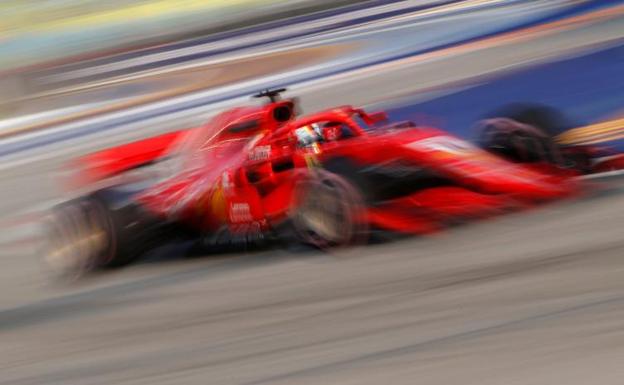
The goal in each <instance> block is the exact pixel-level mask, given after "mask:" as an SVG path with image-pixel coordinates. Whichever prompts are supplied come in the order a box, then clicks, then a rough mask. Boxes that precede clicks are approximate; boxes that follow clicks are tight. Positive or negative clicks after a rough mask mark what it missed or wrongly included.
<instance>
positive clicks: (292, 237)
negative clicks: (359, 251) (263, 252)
mask: <svg viewBox="0 0 624 385" xmlns="http://www.w3.org/2000/svg"><path fill="white" fill-rule="evenodd" d="M365 215H366V210H365V209H364V201H363V198H362V195H361V194H360V193H359V191H358V190H357V189H356V188H355V187H353V185H352V184H351V183H349V182H348V181H347V180H346V179H344V178H342V177H341V176H339V175H336V174H333V173H330V172H327V171H325V170H315V171H314V173H313V174H312V175H310V176H309V177H306V178H304V179H303V180H301V181H299V182H298V183H297V185H296V187H295V194H294V200H293V204H292V209H291V212H290V213H289V219H288V220H287V221H286V223H284V224H283V225H282V226H281V229H280V233H281V234H279V235H280V238H281V239H283V240H285V241H287V242H289V243H292V242H295V243H298V244H304V245H308V246H312V247H314V248H318V249H329V248H337V247H345V246H350V245H355V244H359V243H362V242H365V240H366V238H367V235H368V224H367V221H366V219H365Z"/></svg>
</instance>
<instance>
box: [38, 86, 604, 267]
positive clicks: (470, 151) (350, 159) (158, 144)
mask: <svg viewBox="0 0 624 385" xmlns="http://www.w3.org/2000/svg"><path fill="white" fill-rule="evenodd" d="M283 91H285V90H284V89H280V90H274V91H270V90H267V91H264V92H261V93H260V94H258V95H255V96H257V97H261V98H264V97H266V98H269V102H268V103H266V104H265V105H262V106H248V107H240V108H234V109H232V110H229V111H226V112H223V113H221V114H219V115H217V116H216V117H214V118H213V119H212V120H211V121H210V122H208V123H207V124H206V125H204V126H202V127H199V128H194V129H190V130H185V131H179V132H173V133H169V134H165V135H161V136H158V137H155V138H150V139H146V140H142V141H139V142H135V143H131V144H126V145H122V146H119V147H115V148H112V149H108V150H104V151H100V152H98V153H95V154H92V155H88V156H86V157H83V158H81V159H79V160H78V161H77V164H79V165H80V166H79V167H80V170H81V171H80V172H79V173H78V176H77V179H79V180H80V182H81V183H83V184H84V183H88V184H89V185H93V183H96V182H97V183H102V182H103V181H104V183H106V187H102V188H98V189H97V190H96V191H93V192H89V193H88V194H85V195H83V196H81V197H79V198H76V199H73V200H70V201H68V202H66V203H63V204H61V205H59V206H57V207H55V208H53V210H52V213H51V220H50V222H49V226H48V229H49V231H48V236H47V246H46V250H45V261H46V262H47V264H48V265H49V266H50V267H51V268H53V269H54V270H55V271H57V272H59V273H61V274H69V275H77V274H82V273H84V272H86V271H89V270H93V269H95V268H102V267H111V266H120V265H124V264H127V263H129V262H131V261H133V260H134V259H136V258H137V257H139V256H140V255H142V254H144V253H145V252H146V251H148V250H150V249H152V248H154V247H156V246H158V245H161V244H163V243H164V242H166V241H167V240H169V239H170V238H171V237H172V236H175V237H190V238H193V239H197V240H198V244H201V245H202V246H203V247H206V248H208V249H210V248H215V249H216V248H218V247H223V246H229V245H240V244H244V245H251V244H260V243H266V242H273V241H279V242H285V243H301V244H307V245H311V246H313V247H317V248H320V249H325V248H331V247H342V246H348V245H352V244H355V243H360V242H366V240H367V238H368V236H369V235H370V234H371V232H372V231H374V230H378V229H380V230H384V231H393V232H399V233H417V234H419V233H420V234H422V233H428V232H431V231H435V230H436V229H439V228H440V227H442V226H444V225H445V224H447V223H449V222H453V221H456V220H458V219H463V218H472V217H479V216H486V215H491V214H492V213H495V212H498V211H500V210H505V209H509V208H517V207H523V206H526V205H532V204H535V203H539V202H543V201H548V200H552V199H558V198H562V197H566V196H569V195H571V194H574V193H575V192H576V191H578V188H579V182H577V180H576V179H575V178H572V176H574V175H577V174H579V173H582V172H588V171H591V162H590V160H589V159H590V158H591V156H592V155H591V151H590V150H589V149H587V148H583V147H582V146H571V147H570V148H567V147H566V146H561V145H558V144H557V143H556V141H555V140H553V139H552V135H550V134H548V133H547V130H546V129H545V128H544V127H539V126H538V123H536V121H535V119H533V121H531V120H530V119H528V120H527V117H530V116H531V114H530V113H529V112H533V113H535V109H533V110H531V109H530V108H529V109H528V110H527V111H525V112H524V113H519V114H518V113H517V112H518V111H516V115H515V116H514V117H495V118H491V119H487V120H485V121H483V122H482V123H481V132H482V135H481V138H480V144H481V146H477V145H474V144H471V143H469V142H467V141H465V140H462V139H459V138H457V137H455V136H453V135H450V134H448V133H446V132H443V131H441V130H439V129H435V128H431V127H423V126H418V125H416V124H415V123H413V122H395V123H389V122H388V118H387V116H386V114H385V113H383V112H376V113H367V112H365V111H364V110H362V109H358V108H354V107H351V106H342V107H336V108H333V109H330V110H327V111H322V112H318V113H315V114H312V115H308V116H302V117H298V116H297V110H298V107H297V100H296V99H282V98H281V97H280V93H282V92H283ZM529 110H530V111H529ZM540 116H542V115H540ZM148 169H149V170H151V171H150V172H148V171H147V170H148ZM137 175H139V176H138V177H137Z"/></svg>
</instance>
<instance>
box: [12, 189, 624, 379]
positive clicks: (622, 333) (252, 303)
mask: <svg viewBox="0 0 624 385" xmlns="http://www.w3.org/2000/svg"><path fill="white" fill-rule="evenodd" d="M611 184H612V185H613V186H614V187H613V189H612V190H610V191H608V192H607V193H603V194H599V195H598V196H594V197H591V198H585V199H581V200H578V201H569V202H564V203H559V204H556V205H550V206H545V207H542V208H539V209H536V210H534V211H532V212H528V213H526V212H525V213H518V214H513V215H510V216H506V217H500V218H497V219H495V220H492V221H486V222H480V223H473V224H470V225H466V226H460V227H456V228H454V229H451V230H450V231H448V232H445V233H441V234H439V235H435V236H430V237H425V238H412V239H407V240H402V241H398V242H394V243H390V244H384V245H379V246H374V247H369V248H366V249H362V250H354V251H352V252H350V253H346V254H339V255H334V256H328V255H320V254H315V253H300V254H291V253H287V252H283V251H271V252H258V253H251V254H248V255H231V256H226V257H219V258H210V257H206V258H198V259H167V258H164V259H163V258H160V259H157V258H154V259H152V260H151V261H147V262H145V263H143V264H141V265H136V266H133V267H131V268H129V269H127V270H124V271H121V272H117V273H111V274H106V275H104V276H100V277H94V278H92V279H91V280H88V281H86V282H82V283H80V284H77V285H76V286H63V285H61V286H58V285H53V284H50V283H45V281H43V280H41V281H38V284H36V285H35V288H36V291H37V293H36V294H37V295H39V296H41V297H42V299H41V300H38V301H32V302H24V303H22V304H20V305H15V306H13V307H8V308H6V307H5V308H4V309H3V310H0V340H1V341H2V344H0V357H2V358H1V359H0V383H1V384H12V385H13V384H14V385H18V384H19V385H27V384H45V385H50V384H64V385H65V384H80V385H87V384H152V385H160V384H375V385H377V384H379V383H389V384H445V385H448V384H462V385H467V384H475V385H483V384H496V385H498V384H522V385H526V384H544V385H551V384H562V383H565V384H614V385H616V384H621V381H622V378H624V366H623V365H622V362H624V327H623V326H622V317H624V283H623V280H622V277H623V276H624V261H623V258H624V240H623V239H622V236H621V234H622V232H621V229H622V225H623V224H624V210H622V208H624V195H623V194H622V192H623V191H624V190H622V188H623V186H624V184H623V183H622V182H621V181H617V182H611ZM9 294H10V293H7V292H3V293H2V297H3V298H6V297H7V296H8V295H9Z"/></svg>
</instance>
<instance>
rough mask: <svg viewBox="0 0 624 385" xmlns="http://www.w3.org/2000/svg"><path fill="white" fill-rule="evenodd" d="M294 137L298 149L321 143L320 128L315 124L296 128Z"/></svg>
mask: <svg viewBox="0 0 624 385" xmlns="http://www.w3.org/2000/svg"><path fill="white" fill-rule="evenodd" d="M295 136H296V137H297V144H298V145H299V146H300V147H309V146H311V145H313V144H314V143H317V142H319V141H321V139H322V131H321V127H320V126H319V125H318V124H316V123H312V124H310V125H307V126H303V127H300V128H297V129H296V130H295Z"/></svg>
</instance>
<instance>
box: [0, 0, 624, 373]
mask: <svg viewBox="0 0 624 385" xmlns="http://www.w3.org/2000/svg"><path fill="white" fill-rule="evenodd" d="M0 11H1V14H2V20H1V21H0V90H1V91H0V178H1V179H0V214H2V216H1V217H0V256H1V257H2V258H1V259H0V262H1V263H2V268H1V269H0V336H1V340H2V344H0V345H1V346H0V357H2V358H0V384H3V383H6V384H117V383H119V384H121V383H124V384H126V383H127V384H142V383H150V384H165V383H170V384H181V383H197V384H206V383H215V384H230V383H232V384H262V383H267V384H278V383H284V384H293V383H310V384H319V383H325V384H368V383H371V384H373V383H375V384H376V383H379V382H380V381H387V382H390V383H393V384H399V383H405V384H413V383H417V382H418V383H426V384H428V383H431V384H438V383H439V384H451V383H458V384H459V383H462V384H468V383H474V384H480V385H482V384H490V383H491V384H553V383H570V384H586V383H599V384H620V383H621V381H622V378H624V371H623V370H624V369H623V368H624V366H623V365H622V362H624V355H623V350H624V349H623V348H622V346H623V345H622V342H624V333H623V332H624V329H623V328H622V327H621V319H622V316H623V315H624V314H623V313H622V309H623V307H622V304H623V301H624V286H623V284H622V282H624V281H623V280H622V273H624V268H623V265H622V263H621V257H622V255H624V248H623V247H622V246H623V245H622V237H621V226H622V225H623V224H624V214H623V213H622V210H621V209H622V207H624V206H623V203H624V201H623V195H622V194H621V193H622V187H624V184H623V183H622V182H621V181H620V180H619V179H618V178H617V177H612V178H610V179H608V180H600V181H597V182H596V183H598V184H600V185H601V186H602V187H603V189H602V190H601V191H602V193H601V194H594V195H590V196H587V197H584V198H583V199H579V200H577V201H574V202H564V203H561V204H558V205H553V206H548V207H546V208H543V209H541V210H537V211H533V212H529V213H523V214H517V215H512V216H511V217H506V218H502V219H496V220H495V221H494V222H486V223H477V224H470V225H468V226H462V227H460V228H457V229H455V228H453V229H450V230H449V231H448V232H445V233H444V234H440V235H436V236H434V237H431V238H425V239H408V240H402V241H399V242H396V243H391V244H386V245H376V246H371V247H369V248H366V249H364V250H360V251H358V252H357V254H358V257H357V258H343V259H340V258H333V257H331V256H319V255H312V256H310V255H304V256H302V255H293V254H291V253H289V252H288V251H272V252H263V253H256V254H253V255H251V256H249V255H229V256H227V257H225V258H215V257H211V258H200V259H196V260H188V259H184V258H179V257H180V256H179V255H178V253H177V252H176V251H175V250H165V251H163V252H162V253H161V254H162V255H159V256H155V257H154V258H152V259H151V260H150V259H148V260H147V261H145V262H144V263H141V264H139V265H137V266H133V267H131V268H128V269H125V270H123V271H120V272H115V273H111V274H103V275H101V276H97V277H93V278H91V279H90V280H88V281H87V282H83V283H80V284H77V285H58V284H55V283H53V282H50V280H49V279H48V278H46V276H45V273H44V272H42V269H41V266H40V263H39V260H38V257H37V250H38V248H39V247H40V239H39V238H40V237H39V235H38V234H39V226H40V219H41V217H42V215H43V213H45V210H46V209H48V208H49V207H51V206H52V205H54V204H55V203H57V202H59V201H60V200H62V199H64V195H63V190H62V186H61V184H60V183H59V181H60V180H62V178H63V176H64V174H65V173H66V172H67V171H68V170H67V166H66V164H67V161H68V160H70V159H72V158H74V157H76V156H79V155H83V154H86V153H89V152H93V151H95V150H97V149H102V148H106V147H109V146H112V145H115V144H119V143H125V142H129V141H132V140H135V139H139V138H144V137H149V136H153V135H156V134H159V133H164V132H168V131H173V130H178V129H183V128H190V127H195V126H197V125H199V124H201V123H203V122H205V121H206V120H207V119H208V118H209V117H210V116H212V115H214V114H215V113H217V112H219V111H222V110H223V109H225V108H228V107H232V106H236V105H240V104H247V103H252V101H250V97H249V96H250V95H251V94H253V93H255V92H256V91H258V90H260V89H263V88H266V87H282V86H286V87H288V88H289V94H288V95H292V96H298V97H300V98H301V102H302V107H303V110H304V112H306V113H309V112H314V111H318V110H320V109H323V108H327V107H331V106H334V105H343V104H353V105H356V106H363V107H367V108H383V109H386V110H387V111H388V113H389V115H390V117H391V118H393V119H414V120H416V121H417V122H426V123H430V124H435V125H437V126H440V127H441V128H443V129H446V130H449V131H451V132H453V133H454V134H457V135H460V136H462V137H465V138H469V139H470V138H472V136H473V135H474V132H473V131H472V127H473V124H474V122H475V121H477V120H478V119H480V118H481V117H483V116H484V115H486V114H488V113H489V112H491V111H493V110H495V109H496V108H497V107H499V106H501V105H503V104H506V103H511V102H518V101H522V102H526V101H529V102H539V103H544V104H548V105H550V106H553V107H556V108H558V109H560V110H562V111H565V112H566V113H567V114H569V115H570V116H571V117H572V118H573V119H574V120H575V121H576V122H578V124H579V125H582V124H590V123H597V122H621V119H622V118H623V117H624V116H623V115H624V76H623V74H622V70H623V69H624V45H623V44H624V40H623V39H624V1H616V0H455V1H450V0H334V1H331V0H134V1H132V0H108V1H96V0H4V1H2V2H0ZM622 138H623V134H622V125H621V124H620V125H617V124H616V125H611V126H609V127H607V128H605V129H603V130H599V131H597V132H595V133H592V134H591V135H590V136H589V137H588V138H586V140H591V141H593V142H594V143H600V144H601V145H604V146H610V147H612V148H614V149H616V150H619V151H621V150H622V149H623V148H624V147H622V146H623V145H624V142H622Z"/></svg>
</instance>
